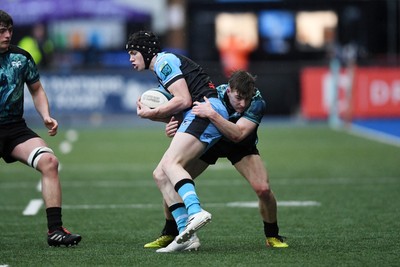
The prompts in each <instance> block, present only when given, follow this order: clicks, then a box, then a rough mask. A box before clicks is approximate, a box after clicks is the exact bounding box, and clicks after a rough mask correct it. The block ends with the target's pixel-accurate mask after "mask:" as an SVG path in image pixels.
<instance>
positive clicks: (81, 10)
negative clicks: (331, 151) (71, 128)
mask: <svg viewBox="0 0 400 267" xmlns="http://www.w3.org/2000/svg"><path fill="white" fill-rule="evenodd" d="M0 7H1V9H3V10H5V11H6V12H8V13H10V14H11V15H12V16H13V19H14V24H15V30H14V37H13V43H15V44H19V45H20V46H22V47H24V48H25V49H27V50H28V51H30V52H31V54H32V55H33V56H34V58H35V60H36V62H37V64H38V65H39V68H40V71H41V79H42V82H43V84H44V85H45V89H46V91H47V93H48V97H49V100H50V102H51V107H52V112H53V114H54V116H56V117H57V118H58V119H59V120H65V121H67V122H69V123H71V124H74V123H78V122H79V121H81V120H83V121H85V120H86V119H87V118H89V119H90V121H91V122H92V123H98V124H100V123H102V122H104V117H105V116H113V117H115V118H123V117H124V116H126V115H128V116H129V117H136V116H132V114H135V112H136V106H135V101H136V99H137V98H138V97H139V96H140V94H141V93H142V92H143V91H145V90H147V89H149V88H151V87H153V86H156V84H157V80H156V79H155V76H154V75H153V74H152V73H151V72H149V71H147V72H146V74H145V75H143V74H142V73H141V74H140V75H138V74H137V73H136V72H135V71H133V70H132V69H131V67H130V63H129V57H128V55H127V53H126V51H125V50H124V46H125V43H126V40H127V38H128V36H129V34H130V33H132V32H135V31H137V30H141V29H147V30H152V31H154V32H155V33H157V34H158V35H159V36H160V38H161V42H162V47H163V49H164V50H166V51H171V52H177V53H181V54H184V55H187V56H188V57H190V58H192V59H193V60H195V61H197V62H198V63H199V64H201V65H202V66H203V67H204V68H205V69H206V71H207V72H208V73H209V74H210V76H211V77H212V80H213V81H214V83H215V84H220V83H225V82H226V81H227V77H228V76H229V74H230V72H231V71H232V70H235V69H247V70H249V71H250V72H252V73H253V74H255V75H257V78H258V82H257V85H258V87H259V89H260V90H261V91H262V94H263V96H264V98H265V99H266V101H267V105H268V110H267V114H266V118H297V119H301V120H305V121H314V120H318V121H321V120H322V121H328V122H330V123H331V124H332V125H333V126H340V125H342V124H343V123H344V124H346V122H357V121H364V120H376V119H378V120H385V119H391V120H393V119H395V120H396V119H398V118H400V68H399V67H400V57H399V54H400V20H399V13H400V1H398V0H386V1H385V0H363V1H361V0H359V1H358V0H340V1H338V0H324V1H320V0H253V1H252V0H249V1H240V0H146V1H143V0H70V1H63V0H2V1H1V4H0ZM30 115H33V116H36V112H35V110H34V107H33V105H32V103H31V100H30V99H28V98H27V99H26V116H27V117H29V116H30ZM112 121H113V122H117V121H118V120H117V119H116V120H112ZM84 123H85V122H84ZM397 126H398V125H397ZM397 128H399V127H397ZM399 131H400V130H399Z"/></svg>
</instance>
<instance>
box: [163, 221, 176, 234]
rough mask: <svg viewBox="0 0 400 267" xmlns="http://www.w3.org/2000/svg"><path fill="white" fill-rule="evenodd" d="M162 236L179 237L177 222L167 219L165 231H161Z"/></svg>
mask: <svg viewBox="0 0 400 267" xmlns="http://www.w3.org/2000/svg"><path fill="white" fill-rule="evenodd" d="M161 235H173V236H177V235H179V231H178V225H177V224H176V222H175V220H168V219H165V225H164V229H163V230H162V231H161Z"/></svg>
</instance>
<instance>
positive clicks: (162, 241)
mask: <svg viewBox="0 0 400 267" xmlns="http://www.w3.org/2000/svg"><path fill="white" fill-rule="evenodd" d="M174 239H175V236H173V235H161V236H160V237H159V238H157V239H156V240H154V241H153V242H150V243H147V244H145V245H144V247H145V248H165V247H166V246H168V245H169V244H170V243H171V242H172V241H174Z"/></svg>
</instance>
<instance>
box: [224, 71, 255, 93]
mask: <svg viewBox="0 0 400 267" xmlns="http://www.w3.org/2000/svg"><path fill="white" fill-rule="evenodd" d="M228 83H229V87H230V88H231V90H233V91H237V92H238V95H239V96H240V97H243V98H245V99H250V98H252V97H253V96H254V94H255V92H256V87H255V83H256V77H255V76H253V75H251V74H250V73H249V72H247V71H244V70H238V71H235V72H233V73H232V75H231V77H230V78H229V81H228Z"/></svg>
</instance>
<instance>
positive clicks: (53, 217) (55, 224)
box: [46, 207, 62, 232]
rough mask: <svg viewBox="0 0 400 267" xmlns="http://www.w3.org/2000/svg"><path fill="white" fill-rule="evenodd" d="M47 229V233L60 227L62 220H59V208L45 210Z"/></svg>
mask: <svg viewBox="0 0 400 267" xmlns="http://www.w3.org/2000/svg"><path fill="white" fill-rule="evenodd" d="M46 214H47V228H48V229H49V232H53V231H55V230H57V229H59V228H61V227H62V220H61V208H59V207H54V208H47V209H46Z"/></svg>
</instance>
